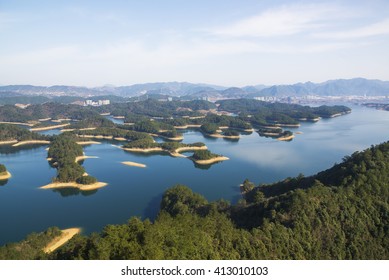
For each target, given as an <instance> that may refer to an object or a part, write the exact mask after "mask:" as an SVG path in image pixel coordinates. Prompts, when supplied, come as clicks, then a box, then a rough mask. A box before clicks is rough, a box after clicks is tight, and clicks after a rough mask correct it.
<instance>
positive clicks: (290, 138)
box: [277, 135, 294, 141]
mask: <svg viewBox="0 0 389 280" xmlns="http://www.w3.org/2000/svg"><path fill="white" fill-rule="evenodd" d="M293 138H294V135H290V136H285V137H278V138H277V140H279V141H288V140H292V139H293Z"/></svg>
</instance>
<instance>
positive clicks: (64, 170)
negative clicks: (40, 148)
mask: <svg viewBox="0 0 389 280" xmlns="http://www.w3.org/2000/svg"><path fill="white" fill-rule="evenodd" d="M82 155H83V150H82V147H81V146H80V145H78V144H77V143H76V138H75V136H74V135H72V134H62V135H59V136H55V137H54V140H53V141H52V142H51V145H50V148H49V151H48V158H50V163H51V165H52V166H54V167H56V168H57V177H56V178H55V180H54V181H55V182H61V183H65V182H74V181H76V182H77V183H79V184H90V182H91V181H94V182H93V183H95V182H96V181H97V180H96V179H95V178H93V177H91V176H88V177H87V178H82V177H83V175H84V173H85V169H84V168H83V167H82V166H81V165H80V164H78V163H77V162H76V159H77V157H80V156H82Z"/></svg>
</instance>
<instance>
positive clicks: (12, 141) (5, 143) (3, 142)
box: [0, 140, 18, 145]
mask: <svg viewBox="0 0 389 280" xmlns="http://www.w3.org/2000/svg"><path fill="white" fill-rule="evenodd" d="M15 143H18V140H7V141H0V145H10V144H15Z"/></svg>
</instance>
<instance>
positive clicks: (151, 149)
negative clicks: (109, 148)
mask: <svg viewBox="0 0 389 280" xmlns="http://www.w3.org/2000/svg"><path fill="white" fill-rule="evenodd" d="M121 149H123V150H125V151H128V152H135V153H153V152H166V151H165V150H164V149H162V148H160V147H155V148H148V149H141V148H121Z"/></svg>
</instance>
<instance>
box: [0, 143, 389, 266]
mask: <svg viewBox="0 0 389 280" xmlns="http://www.w3.org/2000/svg"><path fill="white" fill-rule="evenodd" d="M388 162H389V142H386V143H382V144H380V145H376V146H372V147H370V148H368V149H366V150H364V151H360V152H355V153H354V154H352V155H350V156H345V157H344V159H343V162H341V163H339V164H336V165H334V166H333V167H331V168H329V169H328V170H325V171H322V172H319V173H318V174H316V175H313V176H309V177H305V176H304V175H303V174H300V175H299V176H297V177H295V178H286V179H285V180H283V181H280V182H276V183H274V184H269V185H258V186H256V185H255V183H253V182H250V181H249V180H248V179H246V180H244V182H243V184H242V186H241V190H242V199H241V200H240V201H239V202H238V203H237V204H235V205H231V204H230V203H229V202H228V201H225V200H219V201H213V202H209V201H207V200H206V199H205V198H204V197H203V196H201V195H199V194H196V193H193V192H192V190H191V189H190V188H188V187H186V186H183V185H176V186H174V187H172V188H170V189H168V190H167V191H166V192H165V193H164V195H163V197H162V200H161V204H160V211H159V214H158V216H157V218H156V219H155V220H154V221H150V220H141V219H140V218H136V217H132V218H130V219H129V221H128V222H127V223H125V224H119V225H107V226H106V227H105V228H104V229H103V230H102V231H101V232H100V233H94V234H91V235H89V236H83V235H76V236H75V237H74V238H73V239H71V240H70V241H69V242H68V243H67V244H65V245H64V246H62V247H61V248H59V249H58V250H56V251H54V252H53V253H51V254H49V255H45V254H43V253H42V251H41V249H40V248H42V246H41V245H42V244H44V240H45V239H46V238H45V236H44V235H43V236H41V235H42V234H41V235H40V234H34V235H33V237H34V238H33V239H32V240H33V242H32V243H31V237H29V238H27V239H26V240H25V241H21V242H19V243H12V244H8V245H6V246H3V247H1V248H0V258H2V259H42V258H45V259H141V260H142V259H232V260H234V259H388V258H389V227H388V225H389V199H388V198H389V165H388V164H387V163H388ZM210 187H212V186H210ZM29 244H38V245H39V246H36V245H34V246H33V245H30V246H29V247H28V249H29V250H27V252H26V253H25V254H23V253H21V251H20V246H27V245H29Z"/></svg>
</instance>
